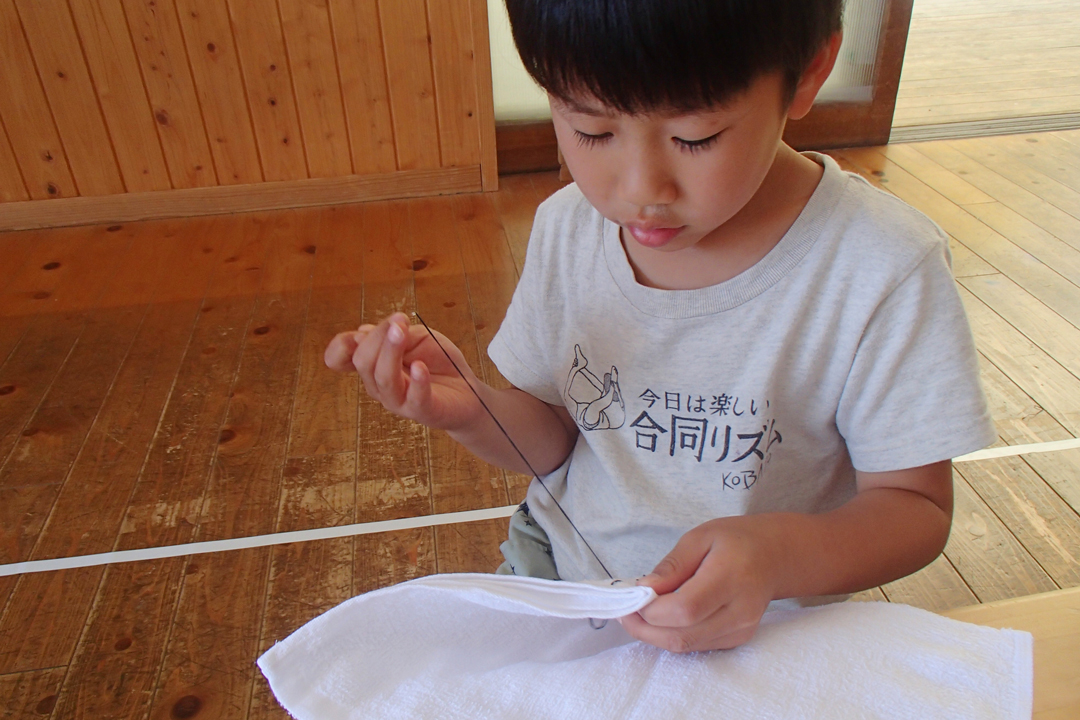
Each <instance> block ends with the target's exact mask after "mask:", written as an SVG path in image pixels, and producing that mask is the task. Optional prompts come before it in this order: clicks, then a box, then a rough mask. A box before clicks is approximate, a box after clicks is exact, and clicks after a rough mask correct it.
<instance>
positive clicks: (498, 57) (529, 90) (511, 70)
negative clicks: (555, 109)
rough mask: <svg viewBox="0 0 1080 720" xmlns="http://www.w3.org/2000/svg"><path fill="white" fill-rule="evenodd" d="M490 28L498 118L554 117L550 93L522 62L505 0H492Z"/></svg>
mask: <svg viewBox="0 0 1080 720" xmlns="http://www.w3.org/2000/svg"><path fill="white" fill-rule="evenodd" d="M488 28H489V30H488V32H489V34H490V36H491V82H492V85H493V91H494V96H495V122H502V121H507V120H546V119H548V118H550V117H551V108H549V107H548V101H547V93H545V92H544V91H543V90H541V89H540V86H539V85H537V84H536V83H535V82H533V79H532V78H531V77H529V73H527V72H525V66H524V65H522V64H521V58H519V57H518V54H517V48H515V47H514V37H513V35H511V34H510V18H509V17H508V16H507V14H506V5H504V4H503V0H488Z"/></svg>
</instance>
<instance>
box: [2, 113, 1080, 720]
mask: <svg viewBox="0 0 1080 720" xmlns="http://www.w3.org/2000/svg"><path fill="white" fill-rule="evenodd" d="M836 156H837V157H838V158H839V159H840V160H841V161H842V162H843V163H844V164H846V165H847V166H848V167H851V168H854V169H857V170H858V171H860V172H862V173H863V174H864V175H865V176H866V177H867V178H869V179H870V180H871V181H872V182H874V183H876V184H878V185H880V186H881V187H884V188H886V189H887V190H889V191H891V192H893V193H895V194H896V195H898V196H900V197H901V198H903V199H905V200H906V201H908V202H910V203H912V204H913V205H915V206H917V207H919V208H921V209H922V210H924V211H925V212H927V213H928V214H929V215H931V216H932V217H933V218H935V219H936V220H937V221H938V222H939V223H940V224H941V225H942V227H944V228H945V230H946V231H948V232H949V234H950V235H951V236H952V237H953V238H954V244H953V249H954V258H955V270H956V274H957V277H958V280H959V283H960V289H961V293H962V295H963V298H964V301H965V303H966V304H967V308H968V312H969V313H970V317H971V321H972V325H973V327H974V331H975V334H976V336H977V341H978V345H979V348H980V350H981V353H982V356H981V360H982V367H983V378H984V380H985V384H986V390H987V393H988V395H989V398H990V402H991V404H992V406H993V412H994V417H995V420H996V422H997V427H998V430H999V433H1000V436H1001V443H1004V444H1018V443H1031V442H1039V441H1051V440H1060V439H1066V438H1072V437H1075V436H1077V435H1078V434H1080V132H1065V133H1058V134H1046V135H1039V136H1030V137H1024V136H1012V137H1004V138H994V139H980V140H966V141H958V142H949V143H944V142H938V143H932V144H926V145H916V146H890V147H888V148H879V149H863V150H857V151H843V152H839V153H837V154H836ZM558 186H559V183H558V181H557V180H556V179H555V177H554V176H553V175H549V174H544V175H533V176H511V177H507V178H504V179H503V189H502V190H501V191H500V192H499V193H497V194H494V195H472V196H458V197H454V198H438V199H423V200H410V201H403V202H393V203H378V204H370V205H362V206H353V207H338V208H332V209H310V210H300V211H288V212H278V213H267V214H258V215H243V216H230V217H217V218H206V219H195V220H176V221H162V222H152V223H141V224H127V225H124V226H112V227H93V228H81V229H65V230H56V231H45V232H30V233H18V234H6V235H0V258H2V271H0V562H4V563H7V562H16V561H23V560H28V559H44V558H54V557H66V556H72V555H81V554H88V553H98V552H107V551H111V550H123V549H132V548H143V547H150V546H162V545H170V544H178V543H187V542H195V541H202V540H215V539H223V538H233V537H242V536H250V535H256V534H262V533H270V532H275V531H285V530H296V529H304V528H315V527H325V526H332V525H343V524H349V523H354V522H365V521H372V520H384V519H391V518H403V517H411V516H419V515H426V514H431V513H443V512H451V511H457V510H471V509H477V508H484V507H495V506H501V505H507V504H508V503H511V502H515V501H517V500H519V499H520V498H521V497H522V494H523V492H524V488H525V478H522V477H520V476H514V475H510V476H507V475H506V474H504V473H502V472H500V471H498V470H495V469H492V468H490V467H488V466H486V465H484V464H483V463H480V462H478V461H476V460H474V459H472V458H471V457H470V456H468V455H467V454H465V453H463V452H462V451H460V450H459V449H457V448H456V447H455V446H454V445H453V444H452V443H451V442H449V440H448V439H447V438H446V436H445V435H443V434H442V433H438V432H431V433H428V432H426V431H424V430H423V429H420V428H417V427H415V426H413V425H411V424H410V423H408V422H404V421H400V420H397V419H395V418H393V417H391V416H389V415H388V414H387V413H385V412H383V411H382V410H381V409H380V408H379V407H378V406H376V405H373V404H372V403H371V402H369V401H368V400H367V399H366V398H365V397H364V396H363V394H362V393H361V392H360V388H359V387H358V383H357V381H356V378H355V377H350V376H346V375H335V374H333V373H330V372H329V371H327V370H325V369H324V368H323V366H322V361H321V355H322V351H323V348H324V345H325V343H326V342H327V340H328V339H329V338H330V337H331V336H332V335H333V334H334V333H335V332H336V331H338V330H340V329H342V328H347V327H351V326H355V325H358V324H359V323H361V322H364V321H372V320H375V319H377V318H380V317H382V316H384V315H386V314H387V313H390V312H391V311H394V310H402V309H403V310H412V309H414V308H415V309H418V310H419V311H420V312H421V314H423V315H424V317H425V319H426V320H427V321H428V322H429V323H431V324H433V325H435V326H437V327H439V328H440V329H441V330H443V331H444V332H445V333H446V334H447V335H449V336H450V337H451V338H452V339H453V340H454V341H455V342H457V343H458V344H459V345H460V346H461V347H462V348H463V350H464V351H465V353H466V355H467V356H468V359H469V360H470V362H471V363H472V364H473V366H474V368H475V369H476V370H477V372H478V373H480V374H481V375H482V376H483V377H485V378H486V379H487V380H488V381H489V382H492V383H496V384H498V383H501V382H503V381H502V380H501V379H500V378H499V377H498V376H497V374H496V372H495V370H494V368H493V367H492V366H491V364H490V362H488V361H487V359H486V354H485V352H484V348H486V346H487V343H488V342H489V341H490V339H491V337H492V335H493V333H494V332H495V330H496V329H497V328H498V326H499V322H500V320H501V318H502V315H503V312H504V309H505V307H506V305H507V303H508V302H509V299H510V296H511V293H512V291H513V288H514V284H515V280H516V276H517V273H518V271H519V270H520V267H521V262H522V259H523V256H524V249H525V245H526V242H527V238H528V229H529V225H530V221H531V217H532V214H533V212H534V210H535V207H536V205H537V203H538V202H539V201H540V200H541V199H542V198H543V197H545V196H546V195H548V194H549V193H551V192H552V191H553V190H555V189H556V188H557V187H558ZM1077 510H1080V450H1073V451H1065V452H1056V453H1046V454H1041V455H1029V456H1026V457H1024V458H1008V459H1003V460H994V461H984V462H977V463H968V464H963V465H959V466H958V468H957V473H956V515H955V525H954V531H953V534H952V538H951V539H950V541H949V546H948V548H947V550H946V553H945V555H944V556H943V557H942V558H940V559H939V560H938V561H936V562H935V563H934V564H933V565H931V566H930V567H929V568H928V569H927V570H924V571H923V572H920V573H918V574H917V575H915V576H912V577H911V578H908V579H905V580H902V581H899V582H896V583H893V584H891V585H888V586H886V587H884V588H882V589H879V590H875V591H872V592H870V593H866V594H865V595H864V597H876V598H879V599H888V600H891V601H898V602H905V603H910V604H913V605H917V606H920V607H925V608H930V609H934V610H941V609H945V608H952V607H957V606H962V605H967V604H972V603H978V602H985V601H991V600H998V599H1003V598H1008V597H1015V596H1020V595H1026V594H1030V593H1035V592H1039V591H1043V590H1051V589H1054V588H1058V587H1068V586H1075V585H1078V584H1080V562H1078V558H1080V516H1078V515H1077ZM504 531H505V521H490V522H481V523H474V524H460V525H450V526H441V527H438V528H434V529H433V528H421V529H417V530H407V531H401V532H396V533H390V534H382V535H366V536H360V537H356V538H344V539H333V540H325V541H318V542H309V543H299V544H293V545H279V546H275V547H272V548H259V549H252V550H242V551H235V552H222V553H211V554H205V555H198V556H192V557H187V558H176V559H166V560H159V561H145V562H137V563H130V564H119V565H110V566H106V567H91V568H83V569H74V570H65V571H57V572H49V573H39V574H28V575H23V576H18V577H3V578H0V608H2V615H0V718H4V719H7V718H64V719H65V720H66V719H67V718H148V717H149V718H189V717H195V716H197V717H200V718H204V717H205V718H211V717H213V718H218V717H220V718H236V719H243V718H258V719H262V718H285V717H286V716H285V713H284V712H283V711H282V710H281V709H280V708H278V707H277V705H276V704H275V703H274V701H273V699H272V697H271V696H270V695H269V692H268V689H267V687H266V684H265V683H264V682H263V680H262V677H261V675H260V674H259V673H258V672H257V671H256V667H255V665H254V660H255V658H256V657H257V656H258V655H259V654H260V652H261V651H263V650H265V649H266V648H267V647H269V645H270V644H272V643H273V642H274V641H275V640H277V639H279V638H281V637H284V636H285V635H287V634H288V633H289V632H291V631H292V630H294V629H295V628H296V627H298V626H299V625H300V624H302V623H303V622H305V621H306V620H308V619H310V618H312V617H313V616H315V615H317V614H319V613H321V612H323V611H324V610H326V609H328V608H330V607H332V606H333V605H335V604H337V603H339V602H341V601H343V600H345V599H346V598H348V597H350V596H352V595H355V594H357V593H360V592H364V591H367V590H370V589H373V588H377V587H380V586H384V585H387V584H390V583H395V582H399V581H402V580H406V579H409V578H413V577H417V576H420V575H424V574H428V573H433V572H437V571H438V572H456V571H490V570H492V569H494V567H495V566H496V564H497V563H498V561H499V557H498V544H499V542H500V540H501V539H502V536H503V533H504Z"/></svg>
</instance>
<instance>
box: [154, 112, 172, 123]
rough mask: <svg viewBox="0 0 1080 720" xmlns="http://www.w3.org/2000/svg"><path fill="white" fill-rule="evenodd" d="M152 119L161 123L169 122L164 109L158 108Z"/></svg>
mask: <svg viewBox="0 0 1080 720" xmlns="http://www.w3.org/2000/svg"><path fill="white" fill-rule="evenodd" d="M154 119H155V120H157V121H158V122H159V123H161V124H162V125H168V124H169V114H168V113H167V112H165V111H164V110H158V111H157V112H156V113H154Z"/></svg>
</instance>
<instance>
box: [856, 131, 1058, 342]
mask: <svg viewBox="0 0 1080 720" xmlns="http://www.w3.org/2000/svg"><path fill="white" fill-rule="evenodd" d="M843 155H844V156H845V157H847V158H849V159H851V160H852V161H853V162H854V163H855V164H856V165H858V166H860V168H862V169H863V171H865V172H870V173H873V172H875V171H876V172H878V173H880V174H881V180H882V181H883V182H884V183H887V187H888V189H889V191H890V192H892V193H893V194H895V195H897V196H898V197H899V198H900V199H902V200H904V201H906V202H908V203H910V204H911V205H913V206H914V207H916V208H918V209H919V210H922V211H923V212H924V213H926V214H927V215H929V216H930V217H931V218H933V219H934V220H935V221H936V222H937V223H938V224H939V225H940V226H941V227H942V228H943V229H944V230H945V231H946V232H948V233H949V234H950V235H952V236H953V237H955V238H956V239H957V240H959V241H960V242H962V243H963V244H964V245H966V246H967V247H968V248H969V249H970V250H972V251H973V252H975V253H976V254H977V255H979V256H980V257H981V258H982V259H983V260H985V261H986V262H988V263H989V264H990V265H992V266H993V267H995V268H996V269H997V270H998V271H999V272H1002V273H1004V274H1005V275H1008V276H1009V277H1010V278H1012V280H1013V281H1015V282H1016V283H1018V284H1019V285H1021V286H1022V287H1023V288H1024V289H1025V290H1027V291H1028V292H1030V293H1031V294H1032V295H1034V296H1035V297H1037V298H1039V300H1041V301H1042V302H1043V303H1045V304H1046V305H1047V306H1049V307H1051V308H1053V309H1054V310H1055V311H1056V312H1057V313H1058V314H1060V315H1062V317H1065V318H1066V319H1069V320H1070V321H1072V320H1073V319H1076V322H1075V323H1074V324H1077V325H1080V287H1078V286H1077V285H1076V284H1074V283H1073V282H1070V280H1069V279H1067V278H1066V277H1064V276H1062V275H1061V274H1060V273H1058V272H1056V271H1055V270H1054V269H1053V268H1052V267H1050V266H1048V265H1047V264H1046V263H1044V262H1041V261H1039V259H1038V258H1036V257H1034V256H1033V255H1031V254H1030V253H1028V252H1026V251H1025V250H1023V249H1021V248H1020V247H1019V246H1018V245H1016V244H1015V243H1014V242H1012V241H1011V240H1010V239H1009V238H1006V237H1004V236H1003V235H1001V234H1000V233H998V232H996V231H994V230H993V229H991V228H990V227H988V226H987V225H985V224H983V223H982V222H980V221H979V220H978V219H977V218H975V217H973V216H972V215H971V214H969V213H968V212H966V211H965V210H964V209H962V208H960V207H959V206H957V205H955V204H954V203H951V202H949V201H948V200H947V199H946V198H945V197H943V196H942V195H940V194H939V193H937V192H936V191H934V190H933V189H932V188H930V187H929V186H927V185H926V184H925V183H923V182H921V181H919V180H918V179H917V178H915V177H914V176H912V175H910V174H909V173H908V172H907V171H905V170H904V169H903V168H900V167H899V166H897V165H896V164H895V163H892V161H890V160H889V159H887V158H885V157H884V156H883V155H881V154H880V153H879V152H877V151H876V150H874V149H872V148H866V149H862V148H860V149H858V150H845V151H843ZM1046 260H1047V262H1050V263H1051V264H1052V265H1053V264H1055V263H1054V258H1051V257H1047V258H1046Z"/></svg>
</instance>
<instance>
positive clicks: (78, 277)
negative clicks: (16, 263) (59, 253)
mask: <svg viewBox="0 0 1080 720" xmlns="http://www.w3.org/2000/svg"><path fill="white" fill-rule="evenodd" d="M73 235H75V234H74V233H73ZM131 241H132V236H131V234H130V232H115V233H110V232H107V231H105V230H104V229H92V230H85V229H84V230H83V232H82V234H81V242H79V243H78V244H76V245H74V246H73V247H72V248H71V255H69V256H67V257H63V258H61V259H60V260H58V261H54V262H59V263H60V267H59V268H57V269H56V271H55V272H56V273H57V274H56V275H49V274H48V273H50V272H53V271H43V272H42V273H37V274H36V277H34V278H33V279H35V280H41V281H45V282H47V283H49V284H50V285H52V284H53V283H56V285H55V290H51V291H50V290H35V291H33V292H32V293H31V294H30V295H29V297H27V296H26V295H22V294H21V292H20V291H21V287H13V288H9V295H10V294H14V295H15V297H14V298H11V300H12V301H13V302H10V303H5V305H6V307H5V308H4V311H3V314H4V315H5V316H10V317H15V318H16V323H17V324H18V323H20V322H22V321H20V320H18V318H23V319H24V320H23V321H25V322H27V323H28V325H27V330H26V333H25V334H24V335H22V337H21V339H20V341H19V344H18V347H16V348H15V349H14V350H13V351H12V352H11V354H10V355H9V356H8V358H7V360H6V362H4V364H3V366H2V367H0V387H5V388H7V387H10V388H12V390H10V391H8V392H6V394H4V395H2V396H0V463H4V462H5V461H7V460H8V458H9V457H10V454H11V452H12V449H13V448H14V447H15V444H16V442H17V440H18V439H19V437H20V435H21V433H22V432H24V431H25V430H27V429H28V428H27V423H28V422H29V420H30V418H31V417H32V416H33V414H34V412H35V411H36V410H37V407H38V405H39V403H40V402H41V399H42V398H43V397H44V396H45V394H46V393H47V392H48V389H49V388H50V387H51V386H52V382H53V380H54V379H55V377H56V375H57V373H58V372H59V371H60V369H61V367H62V366H63V363H64V362H65V361H66V360H67V357H68V354H69V353H70V351H71V348H72V347H74V345H75V343H76V341H77V340H78V338H79V336H80V335H81V334H82V331H83V328H84V327H85V325H86V316H87V311H88V309H90V308H91V307H93V304H94V303H95V301H96V300H97V298H98V297H99V295H100V294H101V292H102V290H103V289H104V288H105V287H106V285H107V284H108V281H109V279H110V276H111V271H112V269H113V267H115V266H116V265H117V264H119V262H120V261H121V260H122V259H123V257H124V254H125V253H126V251H127V249H128V247H129V246H130V245H131ZM61 270H62V271H63V274H60V271H61ZM42 275H45V277H42ZM19 301H21V302H19ZM31 316H32V317H31Z"/></svg>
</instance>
